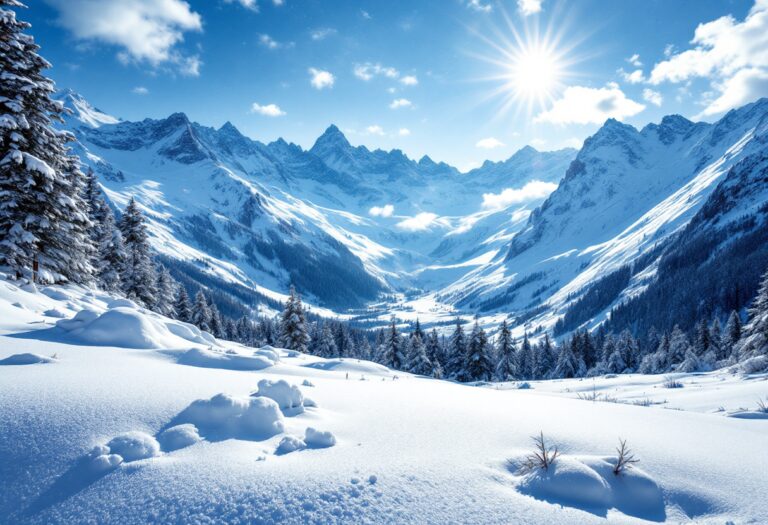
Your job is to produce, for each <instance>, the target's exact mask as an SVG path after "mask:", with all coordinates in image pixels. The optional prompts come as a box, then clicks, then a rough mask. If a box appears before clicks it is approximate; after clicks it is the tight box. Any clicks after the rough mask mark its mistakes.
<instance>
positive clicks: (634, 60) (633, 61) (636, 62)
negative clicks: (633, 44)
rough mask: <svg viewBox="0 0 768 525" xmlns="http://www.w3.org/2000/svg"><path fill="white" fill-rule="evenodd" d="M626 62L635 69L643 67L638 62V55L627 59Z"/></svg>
mask: <svg viewBox="0 0 768 525" xmlns="http://www.w3.org/2000/svg"><path fill="white" fill-rule="evenodd" d="M627 62H629V63H630V64H632V65H633V66H635V67H643V63H642V62H641V61H640V55H638V54H637V53H635V54H634V55H632V56H631V57H629V58H628V59H627Z"/></svg>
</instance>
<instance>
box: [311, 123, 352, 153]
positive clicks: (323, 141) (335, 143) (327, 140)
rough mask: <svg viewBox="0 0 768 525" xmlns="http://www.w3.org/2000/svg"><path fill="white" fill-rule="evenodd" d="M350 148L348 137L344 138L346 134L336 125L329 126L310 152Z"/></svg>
mask: <svg viewBox="0 0 768 525" xmlns="http://www.w3.org/2000/svg"><path fill="white" fill-rule="evenodd" d="M349 147H350V144H349V141H348V140H347V137H345V136H344V133H342V132H341V130H340V129H339V128H338V127H336V125H335V124H331V125H330V126H328V128H327V129H326V130H325V132H323V134H322V135H320V137H318V139H317V140H316V141H315V145H314V146H312V149H311V150H310V151H313V152H317V151H318V150H321V149H329V148H349Z"/></svg>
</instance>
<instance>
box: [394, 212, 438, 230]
mask: <svg viewBox="0 0 768 525" xmlns="http://www.w3.org/2000/svg"><path fill="white" fill-rule="evenodd" d="M438 219H439V218H438V216H437V215H436V214H434V213H430V212H426V211H424V212H421V213H419V214H417V215H414V216H413V217H408V218H407V219H403V220H402V221H400V222H398V223H397V224H396V226H397V227H398V228H400V229H401V230H405V231H409V232H417V231H424V230H428V229H429V228H430V227H431V226H432V225H434V224H436V223H439V222H440V221H438Z"/></svg>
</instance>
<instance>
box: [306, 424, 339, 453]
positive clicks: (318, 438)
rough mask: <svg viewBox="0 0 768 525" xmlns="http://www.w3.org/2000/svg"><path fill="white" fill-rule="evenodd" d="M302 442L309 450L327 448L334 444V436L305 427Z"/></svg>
mask: <svg viewBox="0 0 768 525" xmlns="http://www.w3.org/2000/svg"><path fill="white" fill-rule="evenodd" d="M304 442H305V443H306V444H307V446H308V447H310V448H327V447H332V446H334V445H335V444H336V436H334V435H333V433H331V432H328V431H321V430H317V429H314V428H312V427H307V430H306V432H305V435H304Z"/></svg>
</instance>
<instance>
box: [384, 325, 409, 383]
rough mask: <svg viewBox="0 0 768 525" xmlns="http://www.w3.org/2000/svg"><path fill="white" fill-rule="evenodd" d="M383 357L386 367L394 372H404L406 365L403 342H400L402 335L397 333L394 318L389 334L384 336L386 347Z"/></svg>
mask: <svg viewBox="0 0 768 525" xmlns="http://www.w3.org/2000/svg"><path fill="white" fill-rule="evenodd" d="M381 357H382V360H383V361H384V365H385V366H388V367H389V368H392V369H393V370H402V369H403V366H404V365H405V357H404V356H403V349H402V341H401V340H400V334H399V333H398V331H397V325H395V318H394V317H393V318H392V322H391V323H390V324H389V330H387V333H386V335H385V336H384V346H383V351H382V353H381Z"/></svg>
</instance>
